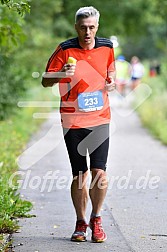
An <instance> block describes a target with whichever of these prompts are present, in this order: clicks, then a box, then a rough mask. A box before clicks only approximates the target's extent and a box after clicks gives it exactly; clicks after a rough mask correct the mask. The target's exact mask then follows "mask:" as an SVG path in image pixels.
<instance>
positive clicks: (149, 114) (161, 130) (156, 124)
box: [138, 61, 167, 145]
mask: <svg viewBox="0 0 167 252" xmlns="http://www.w3.org/2000/svg"><path fill="white" fill-rule="evenodd" d="M161 67H162V71H161V74H160V75H157V76H155V77H152V78H147V79H146V83H147V84H149V86H150V87H151V89H152V94H151V96H150V97H149V98H148V99H147V100H146V101H145V102H144V103H143V104H142V105H141V106H140V107H139V108H138V113H139V115H140V118H141V121H142V123H143V125H144V126H145V127H147V128H148V129H149V131H150V133H151V134H152V135H153V136H154V137H155V138H157V139H159V140H160V141H161V142H162V143H163V144H165V145H167V75H166V69H167V64H166V62H165V61H162V63H161Z"/></svg>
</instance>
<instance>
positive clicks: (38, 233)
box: [13, 107, 167, 252]
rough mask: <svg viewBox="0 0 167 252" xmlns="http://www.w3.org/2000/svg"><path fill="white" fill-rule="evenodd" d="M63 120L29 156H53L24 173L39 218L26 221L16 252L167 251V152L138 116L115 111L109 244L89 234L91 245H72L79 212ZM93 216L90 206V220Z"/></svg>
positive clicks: (106, 218) (37, 139)
mask: <svg viewBox="0 0 167 252" xmlns="http://www.w3.org/2000/svg"><path fill="white" fill-rule="evenodd" d="M128 114H129V115H128ZM59 120H60V118H59V116H58V115H57V116H56V118H55V119H50V120H48V121H47V122H46V123H44V124H43V126H42V128H41V130H40V131H39V132H38V134H36V135H35V136H34V137H33V138H32V139H31V141H30V143H29V147H30V146H35V147H33V148H31V149H30V150H31V152H29V153H31V158H29V159H32V160H31V162H33V158H34V157H36V156H38V157H40V155H41V156H44V154H46V152H47V150H48V148H50V152H49V153H48V154H46V155H45V156H44V157H43V158H42V159H40V160H39V161H38V162H37V163H35V164H34V165H33V166H32V167H30V168H28V167H27V170H22V172H23V173H24V176H23V177H24V179H25V180H24V183H23V186H22V189H21V194H23V195H24V198H26V199H28V200H31V201H33V202H34V209H33V211H32V213H33V214H35V215H36V217H34V218H30V219H22V220H20V225H21V226H22V228H21V232H20V233H17V234H14V236H13V239H14V242H13V245H14V248H13V250H14V251H15V252H35V251H36V252H37V251H38V252H55V251H62V252H63V251H77V250H79V251H80V252H83V251H90V252H91V251H103V252H105V251H106V252H109V251H110V252H114V251H115V252H131V251H136V252H149V251H151V252H159V251H162V252H166V251H167V196H166V195H167V183H166V182H167V148H166V147H164V146H163V145H161V143H160V142H159V141H157V140H155V139H153V138H152V137H151V136H150V135H149V133H148V132H147V130H145V129H143V127H142V126H141V124H140V120H139V118H138V116H137V115H136V113H131V111H130V109H129V108H126V107H125V108H117V107H115V108H113V122H114V123H112V125H113V126H112V127H111V143H110V154H109V159H108V177H109V190H108V193H107V197H106V200H105V203H104V205H103V211H102V215H103V223H104V228H105V230H106V232H107V234H108V240H107V241H106V242H105V243H103V244H94V243H91V242H90V235H91V234H90V231H89V236H88V242H86V243H74V242H70V236H71V233H72V232H73V230H74V225H75V213H74V210H73V206H72V202H71V199H70V190H69V185H70V181H71V172H70V164H69V160H68V156H67V152H66V148H65V145H64V142H63V139H62V132H61V127H60V122H59ZM53 125H54V126H53ZM51 128H52V130H50V129H51ZM48 132H49V133H48ZM46 134H47V135H46ZM57 143H59V144H57ZM34 144H35V145H34ZM56 145H57V146H56ZM23 161H24V159H23ZM23 163H24V162H23ZM24 168H25V167H24ZM55 171H56V172H57V173H55V174H54V175H55V178H54V180H51V179H50V180H49V179H48V180H47V183H46V175H53V173H54V172H55ZM33 187H34V188H33ZM24 188H26V189H24ZM89 215H90V203H89V207H88V211H87V218H89Z"/></svg>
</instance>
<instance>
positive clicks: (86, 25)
mask: <svg viewBox="0 0 167 252" xmlns="http://www.w3.org/2000/svg"><path fill="white" fill-rule="evenodd" d="M75 29H76V31H77V33H78V39H79V41H80V42H81V43H82V44H83V45H89V44H92V43H94V37H95V35H96V32H97V30H98V23H97V20H96V18H95V17H88V18H81V19H79V20H78V21H77V23H76V24H75Z"/></svg>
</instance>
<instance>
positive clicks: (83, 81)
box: [46, 37, 115, 128]
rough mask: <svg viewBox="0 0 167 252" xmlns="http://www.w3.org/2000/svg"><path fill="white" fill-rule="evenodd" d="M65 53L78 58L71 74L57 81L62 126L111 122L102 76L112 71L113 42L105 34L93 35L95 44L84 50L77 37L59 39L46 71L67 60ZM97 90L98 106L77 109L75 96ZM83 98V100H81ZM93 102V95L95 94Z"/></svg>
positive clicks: (113, 67)
mask: <svg viewBox="0 0 167 252" xmlns="http://www.w3.org/2000/svg"><path fill="white" fill-rule="evenodd" d="M68 57H73V58H75V59H76V60H77V64H76V71H75V74H74V76H72V77H70V78H63V79H61V80H60V82H59V91H60V96H61V104H60V113H61V121H62V126H63V127H64V128H88V127H93V126H98V125H101V124H106V123H109V122H110V117H111V115H110V106H109V99H108V92H107V91H106V89H105V79H106V78H107V75H108V71H113V72H114V71H115V66H114V51H113V45H112V42H111V41H110V40H109V39H106V38H98V37H96V38H95V46H94V48H93V49H91V50H84V49H83V48H82V47H81V46H80V45H79V41H78V38H73V39H69V40H67V41H65V42H63V43H61V44H60V45H59V46H58V47H57V49H56V51H55V52H54V53H53V54H52V56H51V57H50V59H49V61H48V64H47V67H46V72H58V71H60V70H61V69H62V68H63V66H64V65H65V64H66V63H67V60H68ZM96 91H100V93H101V94H102V99H103V106H102V107H100V109H99V108H98V109H99V110H94V111H86V112H85V110H81V109H79V104H78V102H79V101H78V100H79V99H78V97H79V96H80V95H81V96H82V95H88V96H87V97H88V99H87V101H86V102H88V103H90V104H91V102H92V100H91V99H92V98H90V100H89V97H90V96H89V95H90V94H92V93H93V94H95V93H97V92H96ZM84 101H85V100H84ZM93 101H95V103H96V97H95V98H94V100H93Z"/></svg>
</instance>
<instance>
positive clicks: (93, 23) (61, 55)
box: [42, 6, 115, 242]
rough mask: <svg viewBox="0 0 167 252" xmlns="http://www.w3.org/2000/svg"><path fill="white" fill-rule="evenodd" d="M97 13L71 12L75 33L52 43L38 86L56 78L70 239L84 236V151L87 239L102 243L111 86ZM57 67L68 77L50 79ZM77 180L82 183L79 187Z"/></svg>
mask: <svg viewBox="0 0 167 252" xmlns="http://www.w3.org/2000/svg"><path fill="white" fill-rule="evenodd" d="M99 16H100V14H99V12H98V11H97V10H96V9H95V8H94V7H92V6H90V7H83V8H80V9H79V10H78V11H77V12H76V15H75V29H76V32H77V34H78V37H77V38H73V39H69V40H67V41H65V42H63V43H61V44H60V45H59V46H58V47H57V49H56V51H55V52H54V53H53V55H52V56H51V58H50V59H49V62H48V65H47V68H46V72H47V73H46V75H44V77H43V80H42V84H43V86H44V87H49V86H53V85H54V84H55V83H58V82H59V89H60V95H61V108H60V113H61V120H62V126H63V132H64V139H65V143H66V146H67V150H68V154H69V159H70V162H71V167H72V173H73V177H74V180H73V182H72V185H71V197H72V200H73V205H74V207H75V211H76V217H77V221H76V227H75V231H74V233H73V234H72V237H71V240H72V241H86V234H87V232H86V230H87V227H88V224H87V223H86V219H85V212H86V207H87V201H88V188H87V183H85V181H86V180H87V177H88V167H87V160H86V155H87V151H88V153H89V157H90V170H91V175H92V183H91V185H92V186H91V187H90V189H89V196H90V199H91V203H92V213H91V216H90V222H89V226H90V228H91V230H92V241H93V242H103V241H105V240H106V239H107V236H106V234H105V232H104V230H103V228H102V222H101V216H100V210H101V207H102V204H103V201H104V198H105V195H106V191H107V178H106V162H107V155H108V147H109V122H110V106H109V100H108V91H112V90H114V89H115V83H114V79H115V67H114V52H113V46H112V43H111V41H110V40H109V39H105V38H98V37H96V32H97V30H98V25H99ZM69 57H70V58H74V64H73V63H67V62H69V61H68V59H69ZM75 61H77V63H76V64H75ZM53 72H54V73H53ZM58 72H59V73H60V74H61V73H65V76H67V77H70V78H64V79H60V78H58V77H55V78H53V76H54V75H53V74H55V76H58V75H56V74H58ZM49 75H50V78H49ZM79 181H82V182H83V183H82V186H81V188H80V187H79Z"/></svg>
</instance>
